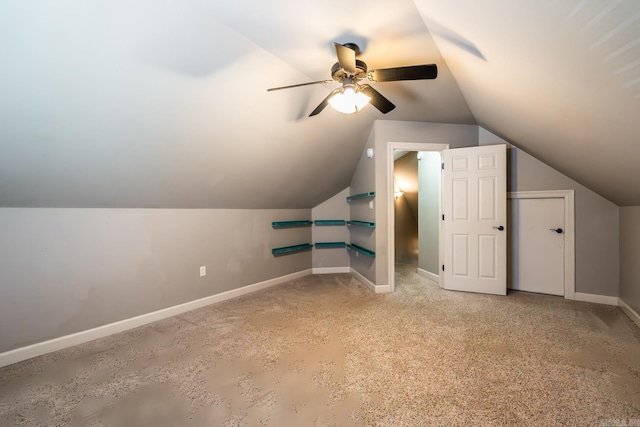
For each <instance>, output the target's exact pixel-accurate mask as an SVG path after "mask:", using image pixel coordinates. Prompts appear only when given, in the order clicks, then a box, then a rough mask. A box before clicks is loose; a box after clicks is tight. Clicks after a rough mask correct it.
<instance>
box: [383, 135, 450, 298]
mask: <svg viewBox="0 0 640 427" xmlns="http://www.w3.org/2000/svg"><path fill="white" fill-rule="evenodd" d="M448 148H449V145H448V144H433V143H401V142H391V143H389V145H388V150H389V152H388V157H387V159H388V174H387V177H388V180H387V181H388V182H387V197H386V198H385V199H386V200H384V202H385V203H387V215H388V218H389V226H388V227H387V230H388V245H389V252H388V257H387V271H388V283H389V290H390V291H391V292H394V291H395V270H396V269H395V265H396V260H397V261H398V262H402V263H410V264H414V263H415V267H416V269H417V271H418V273H420V274H423V275H425V276H427V277H428V278H430V279H431V280H434V281H436V282H438V283H440V286H442V281H441V280H440V275H439V268H438V267H439V266H440V265H441V262H440V261H441V258H442V249H441V247H440V246H441V245H440V234H441V221H439V218H440V215H441V197H440V187H441V183H440V179H439V178H440V173H441V169H440V165H441V151H442V150H445V149H448ZM420 153H421V154H420ZM408 156H410V157H408ZM403 158H404V160H402V159H403ZM419 158H420V159H419ZM396 160H400V161H401V163H402V167H401V168H399V169H401V171H402V172H401V173H398V174H396V168H395V164H396ZM410 165H414V166H415V167H412V166H410ZM427 166H428V167H427ZM411 169H417V170H416V173H417V176H415V177H413V178H411V177H408V176H407V173H406V172H407V171H408V170H411ZM421 170H422V171H421ZM427 171H428V172H427ZM434 176H435V177H436V178H437V182H429V184H427V185H423V188H422V189H421V188H420V184H421V183H420V178H421V177H422V178H424V181H425V182H427V181H428V180H429V177H432V178H433V177H434ZM434 188H435V189H436V191H434ZM421 192H422V193H421ZM400 193H402V194H400ZM434 193H435V194H434ZM420 199H422V200H420ZM427 200H429V203H428V204H427V203H426V201H427ZM421 201H422V202H423V204H424V206H423V207H422V209H421V203H420V202H421ZM397 214H398V215H401V217H400V218H396V215H397ZM412 217H415V220H414V218H412ZM403 220H404V223H402V224H400V223H399V222H398V221H403ZM407 222H408V224H407ZM396 232H398V233H400V234H401V236H398V237H399V238H398V239H397V240H396ZM421 232H422V233H421ZM397 246H398V247H397Z"/></svg>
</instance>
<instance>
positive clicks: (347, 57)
mask: <svg viewBox="0 0 640 427" xmlns="http://www.w3.org/2000/svg"><path fill="white" fill-rule="evenodd" d="M333 46H334V47H335V48H336V55H338V63H340V68H342V69H343V70H345V71H346V72H347V73H351V74H355V73H356V51H355V50H353V49H349V48H348V47H345V46H342V45H341V44H338V43H334V44H333Z"/></svg>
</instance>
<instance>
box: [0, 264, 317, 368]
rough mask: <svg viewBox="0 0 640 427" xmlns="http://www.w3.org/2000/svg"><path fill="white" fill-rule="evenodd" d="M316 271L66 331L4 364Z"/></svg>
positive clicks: (0, 361)
mask: <svg viewBox="0 0 640 427" xmlns="http://www.w3.org/2000/svg"><path fill="white" fill-rule="evenodd" d="M310 274H312V269H308V270H303V271H299V272H297V273H291V274H287V275H286V276H281V277H276V278H274V279H269V280H265V281H263V282H259V283H254V284H252V285H247V286H243V287H242V288H238V289H233V290H230V291H226V292H222V293H219V294H216V295H211V296H208V297H205V298H200V299H197V300H195V301H190V302H186V303H184V304H178V305H174V306H173V307H168V308H164V309H162V310H157V311H153V312H151V313H146V314H142V315H140V316H136V317H132V318H130V319H125V320H120V321H118V322H114V323H110V324H108V325H103V326H99V327H97V328H93V329H88V330H86V331H81V332H76V333H75V334H70V335H65V336H63V337H59V338H54V339H51V340H48V341H44V342H40V343H36V344H32V345H29V346H26V347H21V348H16V349H15V350H10V351H6V352H4V353H0V367H3V366H7V365H11V364H13V363H17V362H21V361H23V360H27V359H31V358H33V357H37V356H42V355H43V354H47V353H51V352H53V351H58V350H62V349H64V348H67V347H72V346H74V345H78V344H83V343H86V342H89V341H93V340H95V339H98V338H104V337H106V336H109V335H113V334H117V333H118V332H123V331H127V330H129V329H133V328H137V327H139V326H142V325H146V324H148V323H152V322H156V321H158V320H162V319H166V318H167V317H171V316H175V315H178V314H182V313H186V312H187V311H191V310H195V309H197V308H201V307H205V306H207V305H210V304H215V303H217V302H221V301H226V300H228V299H231V298H236V297H239V296H241V295H245V294H248V293H251V292H255V291H259V290H261V289H266V288H269V287H271V286H274V285H279V284H281V283H284V282H288V281H289V280H294V279H298V278H301V277H305V276H309V275H310Z"/></svg>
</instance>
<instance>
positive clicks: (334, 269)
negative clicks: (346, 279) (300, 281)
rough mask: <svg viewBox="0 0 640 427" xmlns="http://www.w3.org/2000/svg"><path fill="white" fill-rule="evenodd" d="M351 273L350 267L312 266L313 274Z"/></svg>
mask: <svg viewBox="0 0 640 427" xmlns="http://www.w3.org/2000/svg"><path fill="white" fill-rule="evenodd" d="M334 273H351V268H350V267H314V268H313V274H334Z"/></svg>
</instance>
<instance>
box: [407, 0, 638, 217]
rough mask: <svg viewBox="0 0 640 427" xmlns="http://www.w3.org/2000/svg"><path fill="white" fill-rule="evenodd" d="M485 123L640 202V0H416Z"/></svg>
mask: <svg viewBox="0 0 640 427" xmlns="http://www.w3.org/2000/svg"><path fill="white" fill-rule="evenodd" d="M415 3H416V6H417V8H418V10H419V11H420V14H421V16H422V17H423V18H424V21H425V23H426V24H427V26H428V27H429V29H430V31H431V33H432V35H433V36H434V39H435V40H436V44H437V45H438V47H439V49H440V51H441V52H442V55H443V57H444V59H445V61H446V62H447V64H448V65H449V67H450V69H451V72H452V73H453V75H454V76H455V78H456V81H457V82H458V84H459V86H460V88H461V90H462V92H463V94H464V96H465V99H466V101H467V103H468V105H469V107H470V108H471V111H472V112H473V115H474V117H475V118H476V120H477V122H478V124H480V125H482V126H483V127H485V128H486V129H488V130H490V131H492V132H493V133H495V134H497V135H499V136H501V137H502V138H504V139H506V140H508V141H511V142H513V143H514V144H515V145H517V146H519V147H521V148H523V149H524V150H525V151H528V152H529V153H530V154H533V155H534V156H536V157H538V158H539V159H540V160H543V161H544V162H546V163H547V164H549V165H551V166H553V167H555V168H556V169H558V170H560V171H561V172H563V173H565V174H566V175H569V176H570V177H572V178H574V179H575V180H577V181H578V182H580V183H582V184H583V185H586V186H587V187H589V188H591V189H592V190H594V191H596V192H598V193H599V194H601V195H603V196H604V197H606V198H608V199H610V200H611V201H613V202H615V203H616V204H618V205H640V185H639V183H640V2H639V1H637V0H606V1H599V0H591V1H590V0H562V1H560V0H539V1H507V0H504V1H498V0H488V1H475V0H447V1H442V0H416V2H415Z"/></svg>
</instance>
